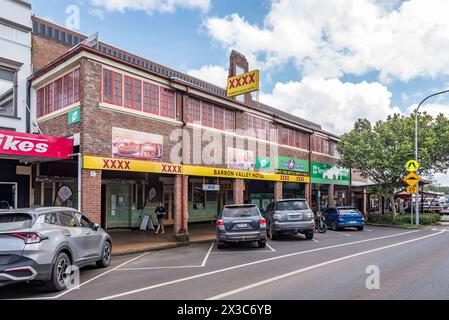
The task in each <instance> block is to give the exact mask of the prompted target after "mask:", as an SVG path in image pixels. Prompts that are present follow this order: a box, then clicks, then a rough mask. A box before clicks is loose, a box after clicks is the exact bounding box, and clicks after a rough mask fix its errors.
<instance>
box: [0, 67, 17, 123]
mask: <svg viewBox="0 0 449 320" xmlns="http://www.w3.org/2000/svg"><path fill="white" fill-rule="evenodd" d="M16 81H17V80H16V72H15V71H13V70H9V69H6V68H0V116H15V115H16V101H15V100H16V97H15V90H16V89H15V88H16Z"/></svg>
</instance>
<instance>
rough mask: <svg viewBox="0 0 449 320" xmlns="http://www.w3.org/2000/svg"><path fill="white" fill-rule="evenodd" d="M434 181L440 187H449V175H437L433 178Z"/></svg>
mask: <svg viewBox="0 0 449 320" xmlns="http://www.w3.org/2000/svg"><path fill="white" fill-rule="evenodd" d="M433 180H434V181H436V182H437V183H438V184H439V185H442V186H449V174H444V173H436V174H435V175H434V177H433Z"/></svg>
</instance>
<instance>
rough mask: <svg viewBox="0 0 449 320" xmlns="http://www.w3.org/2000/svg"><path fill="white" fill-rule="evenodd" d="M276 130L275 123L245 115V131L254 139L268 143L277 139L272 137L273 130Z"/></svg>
mask: <svg viewBox="0 0 449 320" xmlns="http://www.w3.org/2000/svg"><path fill="white" fill-rule="evenodd" d="M275 128H276V127H275V125H274V123H272V122H270V121H268V120H265V119H262V118H259V117H255V116H252V115H249V114H245V118H244V123H243V129H244V130H246V131H247V134H248V135H249V136H251V137H253V138H257V139H262V140H267V141H271V140H275V137H274V136H273V137H272V130H274V129H275Z"/></svg>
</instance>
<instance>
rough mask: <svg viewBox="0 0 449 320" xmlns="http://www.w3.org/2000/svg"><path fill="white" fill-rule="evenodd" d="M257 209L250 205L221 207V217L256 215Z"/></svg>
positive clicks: (257, 213)
mask: <svg viewBox="0 0 449 320" xmlns="http://www.w3.org/2000/svg"><path fill="white" fill-rule="evenodd" d="M259 214H260V213H259V209H257V207H256V206H252V207H232V208H224V209H223V217H252V216H258V215H259Z"/></svg>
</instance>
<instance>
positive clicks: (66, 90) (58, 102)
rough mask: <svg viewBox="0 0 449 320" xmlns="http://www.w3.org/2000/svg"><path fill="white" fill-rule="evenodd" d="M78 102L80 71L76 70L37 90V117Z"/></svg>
mask: <svg viewBox="0 0 449 320" xmlns="http://www.w3.org/2000/svg"><path fill="white" fill-rule="evenodd" d="M79 101H80V69H79V68H78V69H76V70H74V71H71V72H70V73H68V74H66V75H64V76H62V77H61V78H58V79H56V80H55V81H53V82H50V83H49V84H47V85H46V86H44V87H42V88H40V89H39V90H37V94H36V113H37V117H42V116H44V115H46V114H49V113H52V112H54V111H57V110H59V109H61V108H63V107H67V106H69V105H71V104H74V103H76V102H79Z"/></svg>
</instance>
